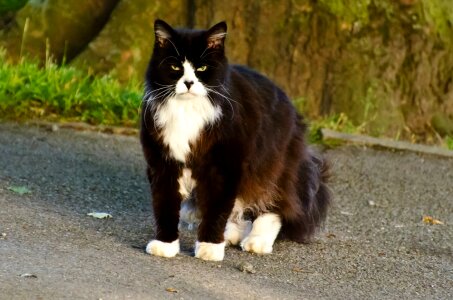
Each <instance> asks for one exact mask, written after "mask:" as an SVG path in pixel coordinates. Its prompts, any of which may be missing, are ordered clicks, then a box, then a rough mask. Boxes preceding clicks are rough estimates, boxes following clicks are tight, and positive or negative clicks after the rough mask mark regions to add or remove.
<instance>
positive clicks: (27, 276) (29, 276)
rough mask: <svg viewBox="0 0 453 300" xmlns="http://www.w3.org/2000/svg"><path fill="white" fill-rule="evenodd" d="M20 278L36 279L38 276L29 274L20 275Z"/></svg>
mask: <svg viewBox="0 0 453 300" xmlns="http://www.w3.org/2000/svg"><path fill="white" fill-rule="evenodd" d="M20 277H23V278H38V276H36V275H35V274H30V273H24V274H20Z"/></svg>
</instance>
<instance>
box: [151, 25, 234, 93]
mask: <svg viewBox="0 0 453 300" xmlns="http://www.w3.org/2000/svg"><path fill="white" fill-rule="evenodd" d="M226 32H227V26H226V23H225V22H221V23H218V24H216V25H214V26H213V27H211V28H210V29H208V30H189V29H173V28H172V27H171V26H170V25H168V24H167V23H165V22H164V21H162V20H156V21H155V23H154V33H155V43H154V51H153V55H152V58H151V61H150V64H149V66H148V71H147V74H146V84H147V89H148V90H150V91H153V92H152V94H153V97H154V98H157V99H159V98H165V97H169V96H176V97H178V98H181V99H185V98H191V97H200V96H208V94H209V93H210V92H211V91H213V90H214V91H215V90H218V87H219V86H221V85H222V84H223V82H224V79H225V76H226V72H227V66H228V63H227V59H226V57H225V50H224V41H225V36H226Z"/></svg>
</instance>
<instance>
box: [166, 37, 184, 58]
mask: <svg viewBox="0 0 453 300" xmlns="http://www.w3.org/2000/svg"><path fill="white" fill-rule="evenodd" d="M164 38H165V39H166V40H167V41H169V42H170V43H171V44H172V45H173V48H175V50H176V53H178V56H181V54H179V51H178V48H176V46H175V44H173V42H172V41H171V40H170V39H169V38H167V37H164Z"/></svg>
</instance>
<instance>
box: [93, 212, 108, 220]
mask: <svg viewBox="0 0 453 300" xmlns="http://www.w3.org/2000/svg"><path fill="white" fill-rule="evenodd" d="M87 216H90V217H93V218H96V219H110V218H113V217H112V215H111V214H108V213H103V212H92V213H88V214H87Z"/></svg>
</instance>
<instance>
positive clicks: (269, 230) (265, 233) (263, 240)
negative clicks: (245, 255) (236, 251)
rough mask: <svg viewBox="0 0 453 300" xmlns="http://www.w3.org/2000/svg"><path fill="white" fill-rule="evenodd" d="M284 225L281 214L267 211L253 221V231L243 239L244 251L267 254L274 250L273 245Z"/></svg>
mask: <svg viewBox="0 0 453 300" xmlns="http://www.w3.org/2000/svg"><path fill="white" fill-rule="evenodd" d="M281 227H282V223H281V221H280V216H279V215H277V214H274V213H265V214H262V215H261V216H259V217H258V218H256V219H255V221H253V226H252V231H251V232H250V234H249V236H248V237H246V238H245V239H243V240H242V242H241V247H242V250H244V251H249V252H255V253H258V254H266V253H271V252H272V245H273V244H274V241H275V239H276V238H277V235H278V233H279V231H280V228H281Z"/></svg>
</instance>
